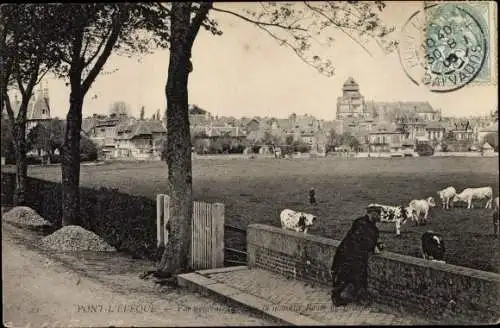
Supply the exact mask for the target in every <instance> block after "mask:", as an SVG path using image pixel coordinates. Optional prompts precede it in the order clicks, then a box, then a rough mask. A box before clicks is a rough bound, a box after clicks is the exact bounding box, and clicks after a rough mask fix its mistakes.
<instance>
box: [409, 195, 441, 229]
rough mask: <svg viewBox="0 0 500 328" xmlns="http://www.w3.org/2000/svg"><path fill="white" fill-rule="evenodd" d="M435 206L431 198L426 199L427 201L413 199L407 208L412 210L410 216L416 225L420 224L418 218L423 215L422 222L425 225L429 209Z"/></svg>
mask: <svg viewBox="0 0 500 328" xmlns="http://www.w3.org/2000/svg"><path fill="white" fill-rule="evenodd" d="M435 206H436V202H435V201H434V198H432V197H428V198H427V199H414V200H412V201H411V202H410V204H409V205H408V207H410V208H411V210H412V216H413V218H414V219H415V221H416V223H417V225H418V224H419V223H420V217H421V216H422V214H423V215H424V218H423V220H422V222H423V223H427V218H428V216H429V209H430V208H431V207H435Z"/></svg>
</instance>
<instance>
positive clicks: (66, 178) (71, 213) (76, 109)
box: [61, 88, 83, 227]
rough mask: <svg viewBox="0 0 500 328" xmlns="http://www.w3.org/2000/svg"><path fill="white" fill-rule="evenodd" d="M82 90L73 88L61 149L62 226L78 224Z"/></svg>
mask: <svg viewBox="0 0 500 328" xmlns="http://www.w3.org/2000/svg"><path fill="white" fill-rule="evenodd" d="M82 106H83V92H82V91H81V90H79V88H73V89H72V91H71V95H70V107H69V111H68V115H67V116H66V131H65V138H64V144H63V146H62V149H61V155H62V158H61V169H62V206H63V211H62V226H63V227H64V226H67V225H79V224H80V189H79V185H80V131H81V126H82Z"/></svg>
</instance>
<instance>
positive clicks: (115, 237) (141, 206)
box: [2, 172, 158, 258]
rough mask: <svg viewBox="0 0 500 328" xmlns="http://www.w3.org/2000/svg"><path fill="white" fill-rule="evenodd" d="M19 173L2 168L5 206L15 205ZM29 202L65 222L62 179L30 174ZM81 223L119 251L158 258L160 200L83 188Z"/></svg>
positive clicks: (56, 220)
mask: <svg viewBox="0 0 500 328" xmlns="http://www.w3.org/2000/svg"><path fill="white" fill-rule="evenodd" d="M15 181H16V180H15V174H13V173H4V172H2V206H5V205H11V204H12V198H13V194H14V188H15ZM26 187H27V188H26V190H27V191H29V192H27V194H26V204H27V206H29V207H31V208H33V209H34V210H36V211H37V212H38V213H39V214H40V215H41V216H42V217H44V218H45V219H46V220H48V221H50V222H51V223H53V224H54V225H55V226H56V227H57V228H59V227H60V226H61V215H62V189H61V188H62V186H61V184H60V183H56V182H49V181H45V180H40V179H35V178H28V179H27V186H26ZM80 215H81V217H80V219H81V226H82V227H83V228H85V229H87V230H90V231H93V232H95V233H96V234H98V235H99V236H101V237H102V238H103V239H104V240H105V241H106V242H107V243H109V244H110V245H112V246H114V247H115V248H116V249H117V250H118V251H124V252H127V253H132V254H133V255H135V256H137V257H141V258H145V257H146V258H156V256H157V255H158V254H157V249H156V204H155V201H154V200H151V199H148V198H146V197H140V196H132V195H128V194H124V193H121V192H118V190H117V189H109V188H99V189H93V188H84V187H81V188H80Z"/></svg>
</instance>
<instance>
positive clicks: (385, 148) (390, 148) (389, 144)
mask: <svg viewBox="0 0 500 328" xmlns="http://www.w3.org/2000/svg"><path fill="white" fill-rule="evenodd" d="M368 136H369V142H370V151H372V152H395V151H401V150H403V140H404V138H403V134H402V133H401V132H400V131H398V130H396V128H395V127H394V126H391V125H380V126H378V127H377V128H375V129H373V130H372V131H370V132H369V133H368Z"/></svg>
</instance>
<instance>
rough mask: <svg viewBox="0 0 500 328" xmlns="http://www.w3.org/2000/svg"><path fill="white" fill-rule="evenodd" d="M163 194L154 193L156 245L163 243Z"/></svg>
mask: <svg viewBox="0 0 500 328" xmlns="http://www.w3.org/2000/svg"><path fill="white" fill-rule="evenodd" d="M164 196H165V195H163V194H158V195H156V247H160V246H162V245H164V241H165V234H164V231H163V228H162V226H163V198H164Z"/></svg>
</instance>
